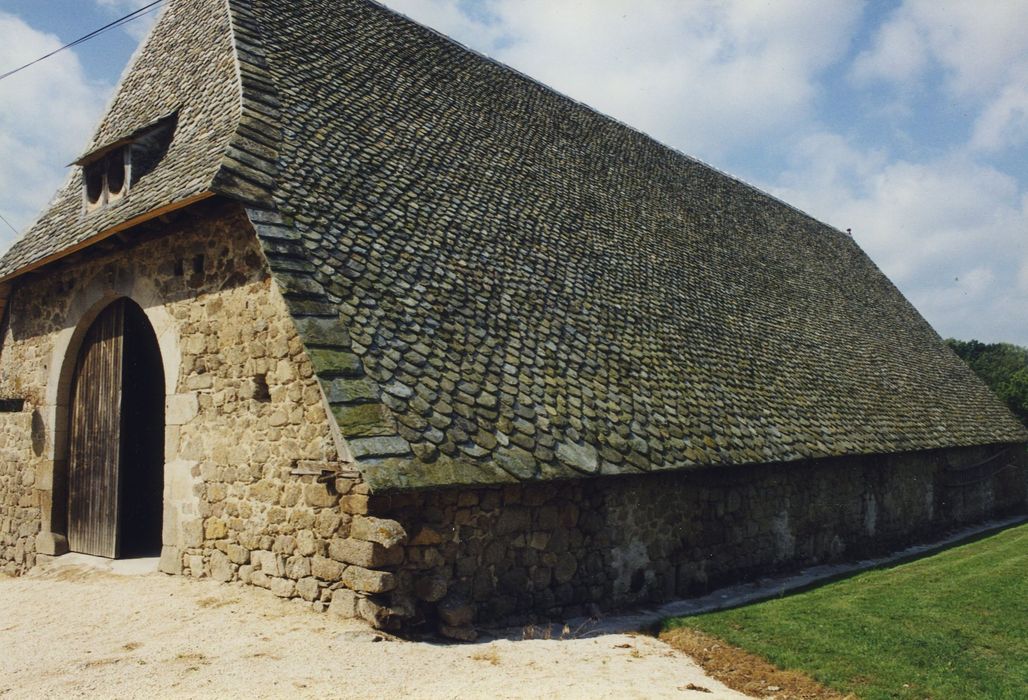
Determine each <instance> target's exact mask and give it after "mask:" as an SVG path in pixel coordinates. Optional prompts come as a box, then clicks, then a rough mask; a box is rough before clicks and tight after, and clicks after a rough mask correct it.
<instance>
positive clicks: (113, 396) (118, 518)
mask: <svg viewBox="0 0 1028 700" xmlns="http://www.w3.org/2000/svg"><path fill="white" fill-rule="evenodd" d="M163 374H164V369H163V367H162V364H161V357H160V349H159V348H158V345H157V337H156V335H155V333H154V331H153V327H152V326H151V325H150V322H149V321H148V320H147V318H146V315H145V314H144V313H143V310H142V309H141V308H140V307H139V306H138V305H137V304H136V303H135V302H133V301H131V300H130V299H127V298H125V297H121V298H118V299H116V300H115V301H113V302H111V303H110V304H108V305H107V306H106V307H104V309H103V310H102V311H101V312H100V314H99V315H98V316H97V317H96V319H95V320H94V321H93V322H92V324H90V326H89V328H88V330H87V331H86V334H85V337H84V339H83V342H82V344H81V346H80V348H79V351H78V353H77V358H76V361H75V371H74V373H73V375H72V380H71V387H70V394H69V409H68V416H69V421H68V433H67V435H68V460H67V464H68V467H67V472H68V473H67V484H68V489H67V513H68V514H67V530H66V535H67V538H68V545H69V548H70V549H71V550H72V551H76V552H82V553H84V554H92V555H96V556H102V557H110V558H115V557H134V556H147V555H151V556H153V555H157V554H159V553H160V550H161V519H162V510H163V495H164V403H165V397H164V377H163ZM60 507H61V504H60V503H57V504H55V508H60Z"/></svg>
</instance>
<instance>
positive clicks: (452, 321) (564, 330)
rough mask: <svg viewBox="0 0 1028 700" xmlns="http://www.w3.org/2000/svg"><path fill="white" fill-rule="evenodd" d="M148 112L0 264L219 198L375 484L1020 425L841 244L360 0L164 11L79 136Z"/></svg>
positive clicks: (853, 248)
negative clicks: (117, 154) (129, 181)
mask: <svg viewBox="0 0 1028 700" xmlns="http://www.w3.org/2000/svg"><path fill="white" fill-rule="evenodd" d="M229 25H231V30H230V29H229ZM169 54H170V55H173V56H175V57H176V58H168V57H167V55H169ZM226 57H227V58H228V60H227V59H226ZM176 61H178V62H177V63H176ZM183 65H188V66H195V68H191V69H190V70H188V71H186V70H183V69H182V66H183ZM141 66H142V67H145V68H147V70H148V71H153V73H152V74H147V80H146V81H144V80H143V79H142V78H139V79H137V71H139V70H140V67H141ZM236 71H238V72H236ZM165 84H167V85H170V86H171V87H168V88H167V89H162V90H156V89H155V88H154V87H153V86H154V85H165ZM155 92H156V94H155ZM169 108H175V109H179V110H180V115H181V116H180V126H179V131H178V133H177V134H176V136H175V141H174V143H173V147H172V151H171V152H169V154H168V157H167V162H166V163H164V164H162V165H161V166H159V167H158V169H157V170H156V171H154V173H153V179H152V181H151V182H146V181H141V183H140V187H139V192H142V194H140V193H139V192H137V191H133V192H132V193H131V195H130V197H129V198H127V199H126V201H125V203H124V204H122V205H120V207H114V208H112V209H111V210H110V211H109V212H106V213H104V214H103V215H102V216H101V217H99V218H90V217H89V216H88V215H85V214H83V213H82V205H81V194H80V190H79V189H77V184H76V181H75V180H72V181H71V182H70V184H69V185H68V186H67V187H66V188H65V190H64V191H62V193H61V194H59V195H58V198H57V200H56V201H55V204H54V205H53V207H52V209H51V210H50V212H48V213H47V214H45V215H44V217H43V218H42V219H41V220H40V222H39V223H38V224H37V225H36V226H35V227H34V228H33V229H31V230H30V231H29V233H28V234H27V235H26V237H25V238H24V239H23V240H22V241H21V242H20V243H19V244H18V245H16V246H15V248H14V249H12V251H11V252H10V253H9V254H8V255H7V256H6V257H5V258H4V260H3V262H2V263H0V267H2V271H3V272H4V273H9V272H11V271H14V270H16V269H17V268H20V267H23V266H25V265H27V264H29V263H31V262H32V260H34V259H40V258H44V257H46V256H47V255H49V254H51V253H52V252H55V251H57V250H59V249H61V248H62V247H68V246H69V245H73V244H74V243H75V242H76V241H77V240H84V239H86V238H88V237H89V235H91V233H95V232H97V231H100V230H102V228H103V227H105V226H111V225H113V224H114V223H115V222H116V220H118V219H119V218H120V219H121V220H125V219H127V218H131V217H130V216H129V215H128V210H129V209H131V211H132V212H135V211H136V210H137V209H138V210H139V211H140V212H141V211H143V210H146V209H147V208H151V209H152V208H155V207H157V206H160V205H161V204H165V203H167V202H171V201H174V200H175V198H176V197H182V196H185V195H186V194H188V193H195V192H198V191H201V190H209V191H211V192H215V193H218V194H221V195H223V196H227V197H232V198H234V199H236V200H238V201H240V202H242V203H243V204H244V205H245V206H246V207H247V210H248V212H249V215H250V218H251V221H252V222H253V225H254V229H255V231H256V233H257V235H258V237H259V238H260V240H261V242H262V244H263V246H264V250H265V252H266V255H267V258H268V262H269V264H270V267H271V269H272V272H273V275H274V277H275V279H276V281H277V282H278V284H279V287H280V289H281V290H282V292H283V295H284V296H285V298H286V301H287V304H288V305H289V308H290V310H291V312H292V314H293V316H294V318H295V319H296V322H297V326H298V328H299V330H300V333H301V337H302V338H303V339H304V341H305V344H306V346H307V348H308V352H309V354H310V356H311V359H312V361H313V363H314V366H315V368H316V371H317V372H318V376H319V378H320V379H321V382H322V386H323V388H324V390H325V394H326V397H327V399H328V400H329V402H330V403H331V405H332V409H333V415H334V416H335V418H336V421H337V423H338V424H339V427H340V430H341V432H342V434H343V436H344V437H346V438H347V442H348V444H349V445H350V449H351V452H352V454H353V457H354V458H355V459H356V461H357V463H358V467H359V468H360V469H361V471H362V472H363V473H364V476H365V478H366V479H367V480H368V481H369V483H370V484H371V485H372V487H373V488H375V489H378V490H388V489H404V488H420V487H432V486H444V485H454V484H485V483H504V482H513V481H516V480H530V479H552V478H567V477H579V476H590V475H596V474H626V473H639V472H646V471H656V470H663V469H680V468H687V467H694V466H699V465H731V464H743V463H760V462H778V461H790V460H798V459H809V458H817V457H827V456H832V455H842V454H858V453H885V452H895V451H907V450H922V449H931V448H938V447H949V446H956V445H972V444H987V443H1001V442H1017V441H1024V440H1026V438H1028V435H1026V433H1025V431H1024V430H1023V428H1021V426H1020V425H1019V424H1018V423H1017V422H1016V421H1015V420H1014V419H1013V417H1012V416H1011V415H1010V414H1009V413H1008V412H1007V411H1006V409H1005V408H1004V407H1003V406H1002V404H1001V403H1000V402H999V401H998V400H997V399H996V398H995V397H994V396H993V395H992V394H991V393H990V392H989V391H988V389H987V388H986V387H985V386H984V385H983V384H982V383H981V382H980V381H978V380H977V379H976V378H975V377H974V375H973V374H972V373H971V372H970V371H969V370H968V369H967V367H966V366H965V365H964V364H963V363H962V362H961V361H960V360H959V359H958V358H956V357H955V356H954V355H953V354H952V353H951V352H950V351H949V350H948V349H947V348H946V347H945V345H944V344H943V343H942V342H941V340H940V339H939V337H938V335H937V334H936V333H935V332H934V331H933V330H932V329H931V327H930V326H929V325H928V324H927V323H926V322H925V321H924V320H923V319H922V318H921V316H920V315H919V314H918V313H917V312H916V311H915V310H914V308H913V307H912V306H911V305H910V304H909V303H908V302H907V301H906V300H905V299H904V298H903V296H902V295H901V294H900V293H899V291H898V290H896V288H895V287H894V286H893V285H892V284H891V283H890V282H889V280H888V279H886V277H885V276H884V275H883V274H882V273H881V272H880V271H879V270H878V269H877V268H876V267H875V265H874V264H873V263H872V262H871V261H870V260H869V259H868V258H867V256H866V255H865V254H864V253H863V252H862V251H861V250H860V248H859V247H858V246H857V245H856V243H855V242H854V241H853V240H852V239H851V238H850V237H849V236H847V235H845V234H842V233H840V232H839V231H837V230H835V229H832V228H830V227H828V226H825V225H823V224H821V223H819V222H817V221H815V220H813V219H811V218H810V217H808V216H806V215H804V214H803V213H801V212H799V211H797V210H795V209H793V208H791V207H789V206H787V205H785V204H783V203H781V202H779V201H777V200H775V199H774V198H772V197H770V196H768V195H766V194H764V193H762V192H759V191H758V190H756V189H754V188H752V187H750V186H748V185H746V184H744V183H741V182H739V181H737V180H735V179H733V178H730V177H728V176H726V175H724V174H722V173H719V172H717V171H715V170H714V169H712V168H710V167H709V166H706V165H704V164H702V163H700V162H698V161H695V160H693V159H690V158H688V157H685V156H683V155H681V154H680V153H677V152H675V151H673V150H671V149H669V148H667V147H665V146H662V145H661V144H659V143H657V142H655V141H653V140H652V139H650V138H649V137H647V136H645V135H643V134H641V133H639V132H637V131H634V130H632V129H630V128H628V127H626V126H624V125H622V124H619V123H617V122H615V121H613V120H611V119H609V118H606V117H604V116H602V115H600V114H597V113H596V112H594V111H592V110H590V109H588V108H587V107H585V106H583V105H581V104H578V103H576V102H574V101H572V100H570V99H568V98H566V97H563V96H561V95H559V94H557V93H555V92H553V91H551V90H549V89H548V88H546V87H544V86H542V85H540V84H538V83H535V82H533V81H531V80H530V79H528V78H526V77H524V76H522V75H520V74H518V73H517V72H515V71H512V70H510V69H509V68H506V67H504V66H501V65H499V64H497V63H495V62H492V61H490V60H488V59H485V58H483V57H481V56H479V55H477V54H474V53H472V52H470V51H468V50H467V49H465V48H463V47H461V46H459V45H458V44H456V43H454V42H452V41H450V40H448V39H446V38H445V37H442V36H440V35H438V34H436V33H435V32H432V31H431V30H428V29H426V28H423V27H420V26H418V25H416V24H414V23H413V22H410V21H409V20H407V19H405V18H403V17H401V16H399V15H396V14H394V13H392V12H390V11H389V10H387V9H385V8H382V7H380V6H378V5H376V4H373V3H370V2H366V1H365V0H338V1H336V0H333V1H329V0H231V2H229V3H228V5H227V6H226V2H225V0H192V1H191V2H179V3H173V4H172V5H171V7H170V8H169V9H168V10H167V11H166V13H165V15H164V17H163V18H162V20H161V22H160V23H159V24H158V26H157V27H156V29H155V30H154V34H153V36H152V38H151V39H150V42H149V44H147V46H146V47H145V48H144V49H143V50H142V52H141V54H140V56H139V57H138V60H137V62H136V67H135V69H133V72H132V73H130V74H129V75H128V77H127V78H126V81H125V82H124V83H123V85H122V88H121V91H120V92H119V95H118V97H117V98H116V100H115V103H114V105H113V106H112V111H111V113H110V114H109V115H108V117H107V118H106V119H105V121H104V124H103V125H102V126H101V130H100V133H99V134H98V136H97V138H96V139H95V143H94V146H96V147H99V146H102V145H103V143H106V142H109V141H110V140H112V139H114V138H117V137H118V136H119V135H121V134H124V133H130V132H131V131H132V129H133V128H138V125H139V124H141V123H146V122H147V121H152V120H153V119H154V118H155V117H159V116H160V115H161V113H160V110H162V109H163V110H165V112H166V111H167V110H168V109H169ZM144 188H146V189H144ZM137 194H139V196H138V197H137ZM130 202H131V203H130ZM122 209H125V210H126V211H124V212H123V211H121V210H122Z"/></svg>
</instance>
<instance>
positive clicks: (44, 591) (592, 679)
mask: <svg viewBox="0 0 1028 700" xmlns="http://www.w3.org/2000/svg"><path fill="white" fill-rule="evenodd" d="M376 639H378V640H380V641H375V640H376ZM701 688H702V689H706V690H709V691H711V692H704V691H703V690H701ZM56 696H60V697H90V698H96V697H103V698H106V697H123V698H135V697H148V698H157V697H160V698H167V697H197V698H206V697H261V698H277V697H290V698H308V697H318V698H325V697H346V698H397V697H404V698H475V697H488V698H522V697H532V698H538V697H555V696H560V697H564V698H569V697H572V698H578V697H583V698H584V697H588V698H683V699H685V700H690V699H691V698H696V699H714V698H744V697H745V696H743V695H740V694H738V693H736V692H734V691H731V690H729V689H727V688H726V687H725V686H723V685H721V684H720V683H719V682H717V681H715V680H713V679H711V678H708V677H707V676H705V675H704V673H703V671H702V670H701V669H700V668H699V667H698V666H696V665H695V664H694V663H693V662H692V660H691V659H690V658H689V657H687V656H685V655H684V654H682V653H680V652H678V651H675V650H673V649H671V648H670V647H669V646H667V645H665V644H664V643H662V642H660V641H658V640H655V639H653V638H650V637H646V636H635V635H624V634H608V635H603V636H598V637H592V638H588V639H570V640H519V641H510V640H495V641H490V642H485V643H478V644H441V643H428V642H411V641H402V640H395V639H391V638H389V637H386V638H382V635H379V634H377V633H376V632H375V631H374V630H372V629H370V628H369V627H367V626H365V625H363V624H361V623H358V622H355V621H349V620H339V619H337V618H334V617H331V616H329V615H327V614H319V613H315V612H313V611H311V610H310V609H309V608H307V607H305V606H302V605H300V604H297V603H294V602H290V601H284V600H280V599H278V598H275V597H274V596H272V595H271V594H270V593H268V592H266V591H261V590H258V589H254V588H250V587H244V586H239V585H227V584H220V583H214V582H210V581H194V580H188V579H184V578H179V577H169V576H163V575H161V574H147V575H134V576H123V575H118V574H114V573H110V572H105V571H97V570H95V569H91V568H86V567H83V566H81V565H62V566H56V567H51V568H49V569H44V570H37V571H35V572H33V573H31V574H29V575H28V576H25V577H22V578H18V579H12V578H3V577H0V698H3V699H4V700H8V698H39V697H56Z"/></svg>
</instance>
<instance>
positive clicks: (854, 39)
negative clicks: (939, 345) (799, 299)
mask: <svg viewBox="0 0 1028 700" xmlns="http://www.w3.org/2000/svg"><path fill="white" fill-rule="evenodd" d="M149 1H150V0H0V73H3V72H6V70H8V69H10V68H13V67H16V66H18V65H21V64H23V63H26V62H28V61H30V60H32V59H34V58H37V57H38V56H40V55H42V54H44V53H47V52H48V51H50V50H52V49H54V48H57V47H58V46H60V45H62V44H64V43H67V42H69V41H71V40H73V39H76V38H78V37H79V36H82V35H83V34H86V33H87V32H89V31H92V30H93V29H96V28H99V27H101V26H103V25H104V24H106V23H107V22H110V21H112V20H114V19H117V18H118V17H121V16H122V15H124V14H126V13H127V12H130V11H132V10H134V9H137V8H139V7H142V6H143V5H146V4H149ZM384 4H386V5H388V6H389V7H392V8H393V9H396V10H398V11H400V12H403V13H404V14H407V15H408V16H410V17H412V18H413V19H415V20H417V21H419V22H422V23H424V24H428V25H429V26H432V27H434V28H435V29H437V30H439V31H441V32H443V33H444V34H447V35H449V36H451V37H453V38H455V39H456V40H458V41H460V42H461V43H463V44H465V45H466V46H469V47H471V48H473V49H475V50H477V51H479V52H481V53H484V54H486V55H488V56H490V57H492V58H494V59H496V60H499V61H501V62H503V63H506V64H507V65H510V66H513V67H514V68H517V69H518V70H520V71H522V72H523V73H526V74H527V75H529V76H531V77H533V78H535V79H537V80H539V81H541V82H543V83H545V84H547V85H549V86H551V87H553V88H555V89H556V90H558V91H560V92H562V93H564V94H566V95H569V96H571V97H573V98H575V99H577V100H579V101H582V102H584V103H586V104H588V105H590V106H592V107H593V108H595V109H598V110H599V111H601V112H603V113H605V114H608V115H610V116H612V117H614V118H616V119H619V120H621V121H622V122H625V123H626V124H629V125H630V126H633V127H635V128H637V129H639V130H641V131H644V132H646V133H647V134H649V135H651V136H653V137H654V138H656V139H657V140H659V141H661V142H663V143H665V144H667V145H669V146H671V147H673V148H675V149H678V150H679V151H682V152H683V153H686V154H688V155H690V156H693V157H695V158H699V159H700V160H703V161H705V162H707V163H709V164H711V165H713V166H714V167H716V168H718V169H720V170H722V171H724V172H727V173H729V174H731V175H733V176H735V177H738V178H740V179H742V180H744V181H746V182H749V183H751V184H753V185H755V186H757V187H759V188H761V189H762V190H764V191H766V192H769V193H771V194H773V195H775V196H777V197H779V198H781V199H783V200H785V201H786V202H789V203H790V204H792V205H794V206H796V207H798V208H800V209H802V210H803V211H806V212H807V213H809V214H811V215H812V216H814V217H816V218H818V219H820V220H822V221H824V222H826V223H828V224H831V225H833V226H835V227H836V228H839V229H840V230H846V229H851V230H852V233H853V236H854V237H855V239H856V240H857V242H858V243H859V244H860V245H861V247H862V248H863V249H864V250H865V251H866V252H867V253H868V255H869V256H870V257H871V258H872V259H873V260H874V261H875V263H876V264H877V265H878V266H879V267H880V268H881V269H882V270H883V271H884V272H885V273H886V274H887V275H888V276H889V277H890V279H892V281H893V282H894V283H895V284H896V286H897V287H899V289H900V290H901V291H902V292H903V293H904V294H905V295H906V296H907V298H908V299H909V300H910V301H911V302H912V303H913V304H914V305H915V306H916V307H917V308H918V310H919V311H920V312H921V313H922V314H923V315H924V316H925V317H926V318H927V319H928V321H929V322H930V323H931V324H932V325H933V326H934V327H935V329H936V330H937V331H938V332H939V333H940V334H941V335H942V336H943V337H957V338H961V339H972V338H976V339H978V340H981V341H983V342H999V341H1006V342H1013V343H1017V344H1020V345H1028V31H1025V27H1028V2H1024V1H1023V0H989V2H971V1H970V0H961V1H959V2H953V1H950V0H893V1H891V2H886V1H883V2H873V3H864V2H856V1H854V2H844V1H842V0H834V1H826V0H774V1H773V2H772V1H770V0H722V1H718V2H713V1H711V2H700V1H699V0H386V1H385V3H384ZM155 16H156V15H155V14H149V15H147V16H145V17H144V18H142V19H140V20H138V21H135V22H132V23H130V24H128V25H126V26H125V27H124V28H118V29H114V30H112V31H109V32H107V33H105V34H103V35H101V36H100V37H99V38H98V39H95V40H93V41H91V42H88V43H86V44H83V45H81V46H79V47H76V48H75V49H73V50H69V51H65V52H63V53H61V54H59V55H57V56H55V57H54V58H52V59H49V60H47V61H45V62H43V63H40V64H38V65H36V66H34V67H32V68H30V69H28V70H25V71H23V72H22V73H20V74H18V75H16V76H13V77H11V78H9V79H7V80H3V81H0V216H3V217H4V218H5V219H7V220H8V221H9V222H10V223H11V224H12V225H13V227H14V228H15V229H18V230H22V229H24V228H25V227H26V226H28V225H29V224H31V222H32V221H33V220H34V218H35V217H36V216H37V215H38V213H39V212H40V210H41V209H42V208H43V207H44V206H45V204H46V203H47V201H49V199H50V197H51V196H52V194H53V193H54V192H55V191H56V189H57V187H58V186H59V185H60V183H61V182H62V180H63V179H64V178H65V177H67V174H68V168H67V167H66V166H67V164H68V163H70V162H71V161H73V160H75V158H76V157H77V156H78V155H80V151H81V150H82V149H83V148H84V147H85V145H86V143H87V142H88V140H89V137H90V135H91V133H92V129H93V128H94V127H95V125H96V123H97V122H98V120H99V118H100V115H101V114H102V111H103V109H104V107H105V105H106V103H107V101H108V100H109V99H110V96H111V92H112V90H113V89H114V86H115V85H116V84H117V82H118V79H119V77H120V75H121V73H122V71H123V70H124V68H125V66H126V64H127V63H128V61H129V59H130V58H131V56H132V53H133V51H134V49H135V47H136V45H137V44H138V42H139V41H140V39H141V38H142V37H144V36H145V34H146V31H147V30H148V29H149V27H150V24H151V22H152V21H153V19H154V17H155ZM14 238H15V234H14V232H13V231H12V230H11V229H10V228H8V227H7V226H6V225H5V224H4V223H3V222H0V249H6V247H7V246H8V245H10V243H11V242H12V241H13V240H14Z"/></svg>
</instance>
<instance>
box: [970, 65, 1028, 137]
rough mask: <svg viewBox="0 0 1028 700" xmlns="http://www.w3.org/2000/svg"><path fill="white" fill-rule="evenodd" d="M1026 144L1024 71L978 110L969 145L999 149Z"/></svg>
mask: <svg viewBox="0 0 1028 700" xmlns="http://www.w3.org/2000/svg"><path fill="white" fill-rule="evenodd" d="M1025 143H1028V74H1026V75H1025V77H1024V79H1023V80H1017V81H1014V82H1011V83H1010V84H1009V85H1007V86H1006V87H1005V88H1004V89H1003V90H1002V91H1001V92H1000V93H999V95H997V96H996V98H995V99H994V100H993V101H992V102H991V103H990V104H989V105H988V106H987V107H986V108H985V109H984V110H983V111H982V113H981V114H980V115H979V117H978V119H977V120H976V122H975V125H974V132H973V134H972V136H971V147H972V148H975V149H979V150H983V151H993V152H995V151H1000V150H1002V149H1005V148H1011V147H1015V146H1021V145H1023V144H1025Z"/></svg>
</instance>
